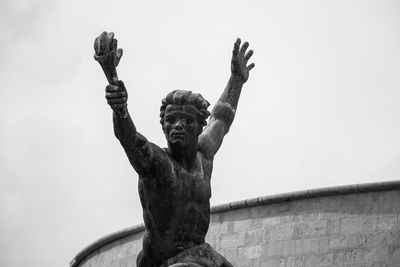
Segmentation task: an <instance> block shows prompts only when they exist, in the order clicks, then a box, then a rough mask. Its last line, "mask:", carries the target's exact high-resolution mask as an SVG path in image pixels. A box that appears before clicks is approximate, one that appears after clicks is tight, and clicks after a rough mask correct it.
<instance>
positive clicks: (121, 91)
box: [106, 81, 128, 118]
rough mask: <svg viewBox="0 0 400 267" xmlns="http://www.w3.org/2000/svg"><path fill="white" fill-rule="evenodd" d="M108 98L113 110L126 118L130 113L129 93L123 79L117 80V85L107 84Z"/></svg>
mask: <svg viewBox="0 0 400 267" xmlns="http://www.w3.org/2000/svg"><path fill="white" fill-rule="evenodd" d="M106 99H107V103H108V104H109V105H110V107H111V108H112V110H114V112H115V113H116V114H117V116H118V117H120V118H126V117H127V114H128V110H127V103H126V102H127V100H128V93H127V91H126V88H125V85H124V83H123V82H122V81H117V82H116V85H107V86H106Z"/></svg>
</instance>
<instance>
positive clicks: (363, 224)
mask: <svg viewBox="0 0 400 267" xmlns="http://www.w3.org/2000/svg"><path fill="white" fill-rule="evenodd" d="M376 221H377V217H376V216H372V215H367V216H366V215H362V216H358V217H348V218H342V219H341V222H340V232H341V233H342V234H345V235H346V234H354V233H361V232H364V233H365V232H372V231H374V230H375V227H376Z"/></svg>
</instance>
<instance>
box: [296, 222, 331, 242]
mask: <svg viewBox="0 0 400 267" xmlns="http://www.w3.org/2000/svg"><path fill="white" fill-rule="evenodd" d="M327 225H328V221H327V220H318V221H310V222H303V223H300V224H296V226H295V238H307V237H314V236H324V235H326V229H327Z"/></svg>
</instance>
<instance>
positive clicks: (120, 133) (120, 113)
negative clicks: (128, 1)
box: [94, 32, 153, 174]
mask: <svg viewBox="0 0 400 267" xmlns="http://www.w3.org/2000/svg"><path fill="white" fill-rule="evenodd" d="M94 50H95V54H94V59H95V60H96V61H97V62H99V63H100V65H101V67H102V69H103V71H104V74H105V75H106V78H107V80H108V83H109V84H108V85H107V86H106V99H107V103H108V104H109V105H110V107H111V109H112V110H113V123H114V133H115V136H116V137H117V138H118V140H119V141H120V143H121V145H122V147H123V148H124V150H125V152H126V154H127V156H128V158H129V161H130V162H131V164H132V166H133V167H134V168H135V170H136V171H137V172H138V173H139V174H140V173H143V172H145V171H146V169H147V168H148V167H149V166H150V162H151V160H152V155H153V153H152V149H151V146H150V144H149V142H148V141H147V139H146V138H145V137H144V136H142V135H141V134H140V133H138V132H137V131H136V127H135V124H134V123H133V121H132V119H131V117H130V115H129V112H128V107H127V100H128V93H127V90H126V88H125V85H124V83H123V82H122V81H121V80H119V79H118V75H117V69H116V67H117V65H118V63H119V61H120V59H121V57H122V49H118V48H117V39H115V38H114V33H112V32H109V33H108V32H103V33H102V34H101V35H100V36H99V37H97V38H96V39H95V41H94ZM139 158H140V160H138V159H139Z"/></svg>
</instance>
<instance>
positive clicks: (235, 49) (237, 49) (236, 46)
mask: <svg viewBox="0 0 400 267" xmlns="http://www.w3.org/2000/svg"><path fill="white" fill-rule="evenodd" d="M240 43H241V40H240V38H237V39H236V42H235V43H234V44H233V51H232V54H233V56H237V54H239V48H240Z"/></svg>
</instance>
